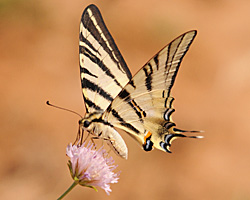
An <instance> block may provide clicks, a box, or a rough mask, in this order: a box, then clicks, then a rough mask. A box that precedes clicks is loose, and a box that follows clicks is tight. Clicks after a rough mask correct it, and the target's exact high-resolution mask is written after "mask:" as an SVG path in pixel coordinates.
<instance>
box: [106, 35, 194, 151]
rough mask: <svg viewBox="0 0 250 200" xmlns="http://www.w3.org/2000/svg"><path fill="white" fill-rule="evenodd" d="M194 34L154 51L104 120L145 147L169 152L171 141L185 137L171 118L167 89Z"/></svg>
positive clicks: (145, 148)
mask: <svg viewBox="0 0 250 200" xmlns="http://www.w3.org/2000/svg"><path fill="white" fill-rule="evenodd" d="M195 36H196V31H189V32H187V33H184V34H182V35H181V36H179V37H178V38H176V39H175V40H173V41H172V42H171V43H170V44H168V45H167V46H166V47H164V48H163V49H162V50H161V51H160V52H159V53H157V54H156V55H155V56H154V57H153V58H152V59H151V60H150V61H149V62H148V63H146V65H144V67H143V68H142V69H141V70H140V71H139V72H138V73H137V74H136V75H135V76H134V77H133V78H132V79H131V81H130V82H129V83H128V84H127V85H126V86H125V88H124V89H123V90H122V91H121V92H120V93H119V94H118V96H117V97H116V98H115V99H114V100H113V102H112V103H111V105H110V106H109V107H108V109H107V110H106V111H105V113H104V114H103V117H102V118H103V120H104V121H107V122H108V123H110V124H112V125H113V126H115V127H118V128H121V129H123V130H125V131H126V132H128V133H129V134H131V136H133V137H134V138H135V139H136V140H137V141H139V142H140V143H141V144H142V145H143V148H144V150H146V151H149V150H151V149H152V148H153V147H155V148H157V149H161V150H164V151H167V152H170V150H169V147H170V145H171V141H172V140H173V139H175V138H176V137H186V136H185V135H184V134H183V132H186V131H183V130H180V129H177V128H176V126H175V123H174V122H173V121H172V119H171V114H172V113H173V112H174V111H175V110H174V109H173V107H172V102H173V100H174V98H172V97H170V91H171V88H172V86H173V84H174V81H175V78H176V75H177V72H178V69H179V66H180V63H181V61H182V59H183V57H184V55H185V54H186V52H187V51H188V49H189V46H190V45H191V43H192V42H193V40H194V38H195ZM191 137H195V136H191Z"/></svg>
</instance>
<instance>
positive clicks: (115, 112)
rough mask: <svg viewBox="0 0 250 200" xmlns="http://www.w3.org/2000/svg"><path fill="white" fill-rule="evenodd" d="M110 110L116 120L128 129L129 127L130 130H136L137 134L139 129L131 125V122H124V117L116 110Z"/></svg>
mask: <svg viewBox="0 0 250 200" xmlns="http://www.w3.org/2000/svg"><path fill="white" fill-rule="evenodd" d="M111 112H112V115H113V116H114V117H115V118H116V119H118V121H119V122H120V124H121V125H122V126H124V127H126V128H128V129H130V130H132V131H134V132H136V133H137V134H139V133H140V131H139V130H137V129H136V128H135V127H134V126H132V125H131V124H129V123H127V122H125V121H124V119H123V118H122V117H121V116H120V115H119V114H118V112H117V111H116V110H114V109H112V111H111Z"/></svg>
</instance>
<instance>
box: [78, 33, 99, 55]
mask: <svg viewBox="0 0 250 200" xmlns="http://www.w3.org/2000/svg"><path fill="white" fill-rule="evenodd" d="M79 40H80V41H81V42H83V43H85V44H86V45H87V46H88V47H89V48H91V49H92V50H93V51H94V52H96V53H98V54H99V55H100V53H99V51H98V50H97V49H96V48H95V47H94V46H93V45H92V44H91V43H90V42H89V41H88V40H87V39H86V38H85V37H84V36H83V35H82V32H80V35H79ZM81 47H83V46H81V45H80V46H79V48H81ZM79 52H80V53H81V50H80V49H79Z"/></svg>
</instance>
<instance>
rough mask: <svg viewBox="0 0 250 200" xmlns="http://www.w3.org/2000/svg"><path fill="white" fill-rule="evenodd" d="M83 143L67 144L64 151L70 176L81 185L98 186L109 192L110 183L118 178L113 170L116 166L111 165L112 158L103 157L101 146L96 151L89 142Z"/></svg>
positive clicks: (115, 181) (112, 162) (103, 151)
mask: <svg viewBox="0 0 250 200" xmlns="http://www.w3.org/2000/svg"><path fill="white" fill-rule="evenodd" d="M84 145H85V143H83V144H82V145H81V146H77V145H72V144H69V145H68V146H67V149H66V153H67V156H68V157H69V158H70V161H69V163H68V166H69V169H70V173H71V176H72V178H73V179H74V181H75V182H77V183H78V184H80V185H82V186H86V187H91V188H94V189H95V187H96V186H99V187H101V188H102V189H104V190H105V192H106V193H107V194H109V192H111V189H110V183H117V182H118V179H119V178H118V176H119V175H118V174H117V173H115V172H113V170H114V169H115V168H116V167H117V166H115V165H113V164H114V160H113V158H112V157H109V158H108V157H104V155H105V154H106V151H105V150H104V149H103V148H101V149H99V150H98V151H97V150H95V148H94V145H93V144H91V143H88V144H87V145H86V146H84ZM95 190H96V189H95Z"/></svg>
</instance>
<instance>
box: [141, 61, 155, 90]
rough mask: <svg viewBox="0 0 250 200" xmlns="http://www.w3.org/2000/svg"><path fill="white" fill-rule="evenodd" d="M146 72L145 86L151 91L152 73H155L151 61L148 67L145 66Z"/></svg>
mask: <svg viewBox="0 0 250 200" xmlns="http://www.w3.org/2000/svg"><path fill="white" fill-rule="evenodd" d="M143 70H144V72H145V76H146V79H145V86H146V87H147V90H148V91H149V92H150V91H151V90H152V74H153V68H152V65H151V64H150V63H148V65H147V66H146V67H144V68H143Z"/></svg>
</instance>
